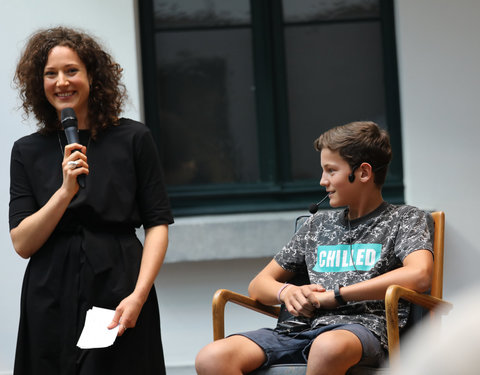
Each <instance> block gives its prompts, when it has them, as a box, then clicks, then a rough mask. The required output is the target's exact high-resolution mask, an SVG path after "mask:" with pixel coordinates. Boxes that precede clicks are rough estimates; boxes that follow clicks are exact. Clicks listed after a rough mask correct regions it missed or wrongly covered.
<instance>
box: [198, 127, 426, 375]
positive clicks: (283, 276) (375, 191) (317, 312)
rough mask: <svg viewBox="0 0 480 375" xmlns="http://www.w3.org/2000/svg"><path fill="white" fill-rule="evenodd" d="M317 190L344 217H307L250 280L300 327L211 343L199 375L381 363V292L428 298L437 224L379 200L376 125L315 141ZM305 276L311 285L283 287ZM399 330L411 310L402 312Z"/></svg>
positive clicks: (382, 151)
mask: <svg viewBox="0 0 480 375" xmlns="http://www.w3.org/2000/svg"><path fill="white" fill-rule="evenodd" d="M315 148H316V149H317V150H318V151H320V160H321V166H322V169H323V173H322V177H321V180H320V185H322V186H324V187H325V188H326V190H327V193H328V196H329V198H330V205H331V206H332V207H334V208H336V207H346V208H345V209H343V210H330V211H320V212H318V213H316V214H314V215H312V216H311V217H310V218H309V219H308V220H307V221H306V222H305V224H304V225H303V226H302V227H301V228H300V229H299V231H298V232H297V233H296V234H295V235H294V236H293V238H292V239H291V241H290V242H289V243H288V244H287V245H286V246H285V247H284V248H283V249H282V250H281V251H280V252H279V253H278V254H277V255H276V256H275V257H274V259H273V260H272V261H271V262H270V263H269V264H268V265H267V266H266V267H265V268H264V269H263V270H262V271H261V272H260V273H259V274H258V275H257V276H256V277H255V278H254V279H253V280H252V281H251V283H250V285H249V289H248V290H249V294H250V296H251V297H252V298H254V299H256V300H258V301H260V302H262V303H264V304H267V305H275V304H278V303H285V306H286V308H287V309H288V311H289V312H290V313H291V314H292V315H293V316H294V319H297V320H301V321H307V322H308V326H307V327H306V328H302V327H300V329H293V330H289V329H283V328H282V327H277V328H275V329H273V330H272V329H260V330H257V331H252V332H245V333H241V334H237V335H233V336H230V337H227V338H225V339H222V340H218V341H215V342H213V343H211V344H209V345H207V346H205V347H204V348H203V349H202V350H201V351H200V352H199V353H198V355H197V358H196V364H195V365H196V369H197V373H198V374H202V375H203V374H208V375H212V374H221V375H227V374H246V373H248V372H251V371H253V370H255V369H257V368H259V367H262V366H270V365H272V364H277V363H294V362H296V363H301V362H303V363H307V374H309V375H312V374H315V375H319V374H328V375H333V374H345V373H346V371H347V370H348V369H349V368H350V367H352V366H354V365H355V364H358V363H360V364H363V365H371V366H375V365H379V364H380V363H381V362H382V360H383V358H384V355H385V350H386V348H387V338H386V327H385V306H384V302H383V299H384V296H385V291H386V289H387V288H388V286H389V285H391V284H399V285H403V286H405V287H408V288H411V289H414V290H416V291H419V292H424V291H426V290H428V289H429V287H430V283H431V275H432V269H433V255H432V242H433V220H432V218H431V216H430V215H429V214H426V213H425V212H423V211H421V210H419V209H417V208H415V207H411V206H406V205H403V206H395V205H391V204H389V203H386V202H385V201H384V200H383V198H382V191H381V189H382V185H383V183H384V181H385V177H386V174H387V169H388V165H389V163H390V160H391V157H392V152H391V147H390V140H389V136H388V134H387V132H386V131H384V130H382V129H380V128H379V127H378V125H376V124H375V123H373V122H353V123H350V124H347V125H344V126H339V127H336V128H334V129H331V130H329V131H327V132H325V133H324V134H322V135H321V136H320V137H319V138H318V139H317V140H316V141H315ZM305 268H306V269H307V271H308V278H309V283H310V284H307V285H302V286H295V285H290V284H288V281H289V280H291V279H292V278H293V277H294V276H295V275H296V274H297V273H299V272H301V271H302V270H303V269H305ZM399 315H400V322H401V325H404V324H405V323H406V319H407V316H408V305H407V304H403V305H401V306H400V307H399Z"/></svg>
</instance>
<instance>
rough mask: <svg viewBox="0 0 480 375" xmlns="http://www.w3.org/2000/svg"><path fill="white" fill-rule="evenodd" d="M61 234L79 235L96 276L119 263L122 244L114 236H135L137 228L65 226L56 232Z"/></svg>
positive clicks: (122, 226) (120, 226) (125, 226)
mask: <svg viewBox="0 0 480 375" xmlns="http://www.w3.org/2000/svg"><path fill="white" fill-rule="evenodd" d="M55 232H57V233H59V234H63V235H68V234H72V235H75V234H78V235H80V236H81V237H82V245H81V246H82V250H83V252H84V254H85V256H86V258H87V261H88V262H89V264H90V265H91V267H92V269H93V272H94V274H99V273H101V272H104V271H107V270H109V269H111V268H113V267H114V266H115V263H116V262H117V261H118V260H117V259H116V257H118V255H119V254H118V251H116V250H117V247H118V246H120V244H119V243H118V242H117V241H112V235H113V236H114V235H122V236H123V235H134V234H135V227H134V226H130V225H128V226H127V225H121V224H120V225H100V226H95V227H91V226H82V225H80V224H78V225H63V226H61V227H59V228H57V230H56V231H55Z"/></svg>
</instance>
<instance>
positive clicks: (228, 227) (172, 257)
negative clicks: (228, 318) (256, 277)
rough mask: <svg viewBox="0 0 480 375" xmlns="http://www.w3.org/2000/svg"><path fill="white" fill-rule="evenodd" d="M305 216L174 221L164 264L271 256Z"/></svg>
mask: <svg viewBox="0 0 480 375" xmlns="http://www.w3.org/2000/svg"><path fill="white" fill-rule="evenodd" d="M307 213H308V212H303V211H300V212H299V211H286V212H274V213H272V212H268V213H250V214H232V215H211V216H195V217H185V218H178V219H175V224H173V225H172V226H171V227H170V235H169V237H170V243H169V247H168V252H167V256H166V259H165V262H166V263H175V262H185V261H200V260H215V259H235V258H259V257H268V256H273V255H274V254H276V253H277V252H278V251H279V250H280V249H281V248H282V247H283V246H284V245H285V244H286V243H287V241H289V240H290V238H291V237H292V235H293V233H294V229H295V228H294V226H295V219H296V218H297V217H298V216H300V215H305V214H307ZM139 234H140V233H139ZM142 236H143V234H142Z"/></svg>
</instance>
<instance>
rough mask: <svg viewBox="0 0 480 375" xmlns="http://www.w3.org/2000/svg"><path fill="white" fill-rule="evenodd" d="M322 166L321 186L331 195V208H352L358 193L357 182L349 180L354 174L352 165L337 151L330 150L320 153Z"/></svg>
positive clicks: (323, 150)
mask: <svg viewBox="0 0 480 375" xmlns="http://www.w3.org/2000/svg"><path fill="white" fill-rule="evenodd" d="M320 164H321V166H322V169H323V172H322V178H321V180H320V185H321V186H323V187H325V189H326V190H327V192H328V193H329V198H330V206H332V207H343V206H350V205H351V204H352V203H353V200H354V197H355V191H357V188H356V187H355V185H356V184H355V181H354V182H353V183H351V182H350V181H349V180H348V176H349V175H350V173H351V172H352V169H351V168H350V165H349V164H348V163H347V162H346V161H345V159H343V158H342V157H341V156H340V154H339V153H338V152H337V151H332V150H330V149H328V148H324V149H322V151H321V152H320ZM356 180H357V179H356Z"/></svg>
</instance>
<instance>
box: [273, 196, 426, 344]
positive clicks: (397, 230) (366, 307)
mask: <svg viewBox="0 0 480 375" xmlns="http://www.w3.org/2000/svg"><path fill="white" fill-rule="evenodd" d="M346 215H347V210H342V211H338V210H337V211H336V210H330V211H321V212H318V213H316V214H315V215H312V216H311V217H310V218H309V219H307V221H306V222H305V223H304V225H303V226H302V227H301V228H300V229H299V230H298V231H297V233H296V234H295V235H294V236H293V238H292V239H291V240H290V242H289V243H288V244H287V245H286V246H285V247H284V248H283V249H282V250H281V251H280V252H279V253H278V254H277V255H276V256H275V258H274V259H275V260H276V261H277V263H278V264H279V265H280V266H281V267H282V268H284V269H285V270H287V271H292V272H296V273H302V272H307V273H308V278H309V280H310V283H311V284H320V285H322V286H323V287H325V288H326V289H327V290H333V288H334V286H335V285H336V284H339V285H343V286H347V285H351V284H356V283H359V282H361V281H364V280H369V279H372V278H374V277H376V276H379V275H382V274H384V273H386V272H388V271H391V270H394V269H396V268H399V267H401V266H402V261H403V260H404V259H405V257H406V256H407V255H409V254H410V253H412V252H414V251H416V250H420V249H426V250H430V251H432V253H433V250H432V249H433V246H432V244H433V219H432V217H431V215H430V214H427V213H425V212H424V211H422V210H419V209H418V208H415V207H412V206H406V205H402V206H395V205H392V204H389V203H386V202H384V203H382V204H381V205H380V206H379V207H378V208H377V209H376V210H375V211H373V212H371V213H370V214H368V215H366V216H363V217H361V218H358V219H355V220H351V221H348V220H347V219H346ZM400 302H401V304H400V306H399V324H400V326H401V327H403V326H404V325H405V324H406V321H407V317H408V313H409V305H408V304H407V303H406V302H403V301H402V300H401V301H400ZM345 323H359V324H362V325H364V326H365V327H366V328H368V329H369V330H371V331H372V332H373V333H374V334H375V335H376V336H377V337H378V338H379V339H380V341H381V343H382V345H383V346H384V347H385V348H387V336H386V322H385V303H384V301H361V302H353V301H349V302H348V303H347V305H345V306H341V307H338V308H336V309H334V310H321V309H319V310H318V314H317V316H315V318H313V321H312V326H314V327H315V326H319V325H330V324H345Z"/></svg>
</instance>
